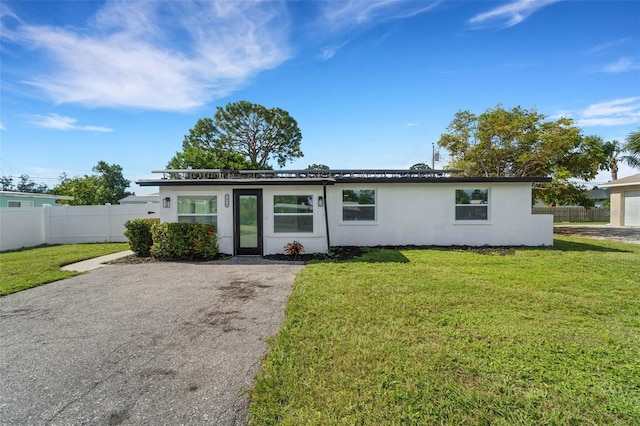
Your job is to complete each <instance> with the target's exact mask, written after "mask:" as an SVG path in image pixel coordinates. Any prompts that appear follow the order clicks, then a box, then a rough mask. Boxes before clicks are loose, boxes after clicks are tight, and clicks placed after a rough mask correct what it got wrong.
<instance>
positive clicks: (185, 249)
mask: <svg viewBox="0 0 640 426" xmlns="http://www.w3.org/2000/svg"><path fill="white" fill-rule="evenodd" d="M151 234H152V237H153V245H152V246H151V256H153V257H156V258H159V259H214V258H215V256H216V255H217V254H218V240H217V238H216V228H215V227H214V226H213V225H205V224H200V223H176V222H163V223H156V224H154V225H153V227H152V228H151Z"/></svg>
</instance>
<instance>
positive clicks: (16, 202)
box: [7, 200, 33, 207]
mask: <svg viewBox="0 0 640 426" xmlns="http://www.w3.org/2000/svg"><path fill="white" fill-rule="evenodd" d="M7 207H33V201H21V200H9V201H7Z"/></svg>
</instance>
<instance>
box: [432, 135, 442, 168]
mask: <svg viewBox="0 0 640 426" xmlns="http://www.w3.org/2000/svg"><path fill="white" fill-rule="evenodd" d="M436 161H440V153H439V152H436V144H435V143H433V142H431V169H432V170H435V169H436Z"/></svg>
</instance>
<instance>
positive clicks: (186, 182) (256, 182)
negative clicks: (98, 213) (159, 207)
mask: <svg viewBox="0 0 640 426" xmlns="http://www.w3.org/2000/svg"><path fill="white" fill-rule="evenodd" d="M136 183H137V184H138V185H140V186H275V185H333V184H334V183H335V180H334V179H153V180H140V181H138V182H136Z"/></svg>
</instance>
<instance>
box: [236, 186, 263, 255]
mask: <svg viewBox="0 0 640 426" xmlns="http://www.w3.org/2000/svg"><path fill="white" fill-rule="evenodd" d="M233 194H234V204H233V205H234V213H235V214H234V246H235V254H236V255H262V190H260V189H236V190H234V192H233Z"/></svg>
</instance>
